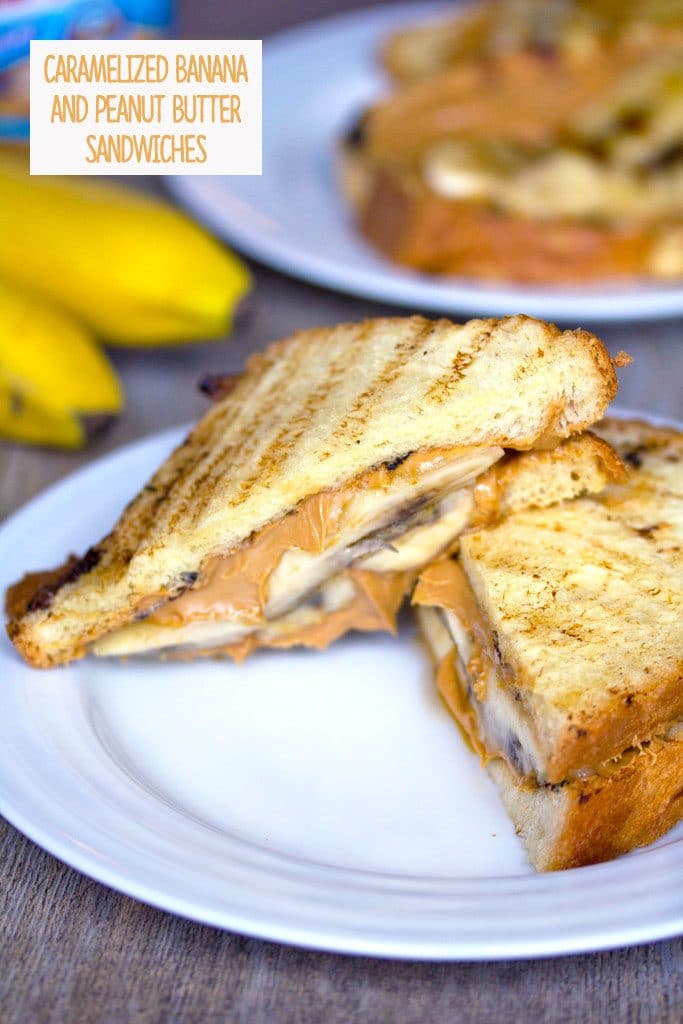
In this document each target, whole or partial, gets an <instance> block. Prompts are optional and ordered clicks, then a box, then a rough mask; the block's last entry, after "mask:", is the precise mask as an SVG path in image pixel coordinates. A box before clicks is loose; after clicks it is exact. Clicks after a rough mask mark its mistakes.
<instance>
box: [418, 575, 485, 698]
mask: <svg viewBox="0 0 683 1024" xmlns="http://www.w3.org/2000/svg"><path fill="white" fill-rule="evenodd" d="M412 603H413V604H419V605H424V606H427V607H432V608H447V609H449V610H450V611H452V612H453V614H454V615H455V616H456V618H457V620H458V622H460V623H461V624H462V626H463V628H464V629H466V630H467V631H468V632H469V634H470V643H471V650H470V653H469V658H468V661H467V675H468V678H469V679H470V680H471V685H472V689H473V690H474V693H475V695H476V697H477V699H478V700H480V701H484V700H486V689H487V682H488V677H489V673H490V672H491V670H493V671H495V672H499V670H500V668H501V658H500V654H499V652H498V649H497V646H496V641H495V637H494V635H493V631H492V630H491V626H490V625H489V623H488V621H487V619H486V618H485V617H484V616H483V615H482V613H481V610H480V608H479V605H478V604H477V601H476V599H475V597H474V594H473V593H472V589H471V587H470V585H469V583H468V581H467V577H466V576H465V573H464V572H463V570H462V568H461V567H460V565H459V563H458V562H457V561H456V560H455V559H452V558H447V559H443V560H442V561H440V562H435V563H434V564H433V565H430V566H428V567H427V568H426V569H425V570H424V572H423V573H422V574H421V576H420V579H419V580H418V584H417V586H416V588H415V593H414V594H413V599H412ZM449 703H450V702H449Z"/></svg>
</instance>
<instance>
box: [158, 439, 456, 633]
mask: <svg viewBox="0 0 683 1024" xmlns="http://www.w3.org/2000/svg"><path fill="white" fill-rule="evenodd" d="M472 451H473V449H471V448H432V449H429V450H427V451H421V452H413V453H412V454H411V455H409V456H408V457H407V458H405V459H404V460H403V461H402V462H400V464H398V465H396V466H395V468H393V469H392V468H389V466H387V465H386V464H382V465H381V466H380V467H379V468H377V469H372V470H368V471H367V472H365V473H363V474H361V475H360V476H359V477H356V478H355V479H354V480H352V481H351V482H350V483H348V484H345V485H344V486H342V487H339V488H337V489H335V490H331V491H321V492H320V493H318V494H314V495H311V496H310V497H308V498H305V499H304V501H302V502H301V503H300V504H299V505H298V506H297V507H296V508H295V509H294V510H293V511H292V512H291V513H290V514H289V515H286V516H284V517H283V518H282V519H279V520H277V521H276V522H274V523H270V524H269V525H268V526H266V527H264V528H263V529H262V530H260V531H259V532H258V533H257V534H256V535H255V536H253V537H252V538H250V539H249V540H247V541H246V542H245V543H244V544H242V545H241V546H240V547H238V548H237V549H236V550H234V551H231V552H228V553H227V554H224V555H216V556H214V557H212V558H210V559H209V560H208V562H207V563H206V564H205V566H204V567H203V569H202V572H201V576H200V578H199V580H198V582H197V584H196V585H195V586H193V587H191V588H189V589H187V590H186V591H184V592H183V593H182V594H181V595H180V596H179V597H177V598H175V599H173V600H171V601H168V602H167V603H166V604H163V605H162V606H161V607H159V608H157V609H156V610H155V611H153V612H152V614H151V615H150V616H149V619H148V621H150V622H153V623H155V624H158V625H166V626H172V625H181V624H184V623H186V622H189V621H193V620H199V619H227V618H230V619H235V620H236V621H239V622H240V623H242V624H244V625H250V626H257V625H259V624H262V623H264V622H265V616H264V606H265V603H266V599H267V590H268V584H269V581H270V578H271V576H272V574H273V572H274V571H275V570H276V569H277V567H278V565H279V564H280V562H281V561H282V558H283V556H284V555H285V554H286V553H287V552H289V551H292V550H299V551H303V552H308V553H310V554H313V555H319V554H321V553H322V552H323V551H325V550H326V549H327V548H328V547H330V546H331V545H332V544H333V543H334V542H335V541H336V540H338V539H339V537H340V536H341V535H342V534H343V532H344V531H345V530H347V529H349V528H350V527H351V526H353V525H355V524H354V523H353V522H352V517H353V510H352V505H353V499H354V498H356V497H358V496H359V495H361V494H362V492H363V491H366V490H370V489H381V490H388V489H390V488H391V487H392V486H394V485H395V484H396V483H397V482H399V481H402V482H403V483H410V484H414V483H418V482H419V480H420V478H421V477H423V476H425V475H426V474H427V473H430V472H433V471H435V470H437V469H439V468H440V467H441V466H443V465H445V464H446V463H448V462H450V461H452V460H454V459H458V458H461V457H463V456H467V455H468V454H469V453H470V452H472ZM368 575H371V576H375V575H378V574H368ZM373 586H375V590H376V589H377V587H376V585H374V584H373Z"/></svg>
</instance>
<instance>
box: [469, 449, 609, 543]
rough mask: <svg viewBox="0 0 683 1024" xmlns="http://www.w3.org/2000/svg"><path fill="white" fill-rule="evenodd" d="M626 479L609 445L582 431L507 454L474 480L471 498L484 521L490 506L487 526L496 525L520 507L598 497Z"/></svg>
mask: <svg viewBox="0 0 683 1024" xmlns="http://www.w3.org/2000/svg"><path fill="white" fill-rule="evenodd" d="M627 478H628V473H627V470H626V468H625V466H624V464H623V462H622V461H621V460H620V459H619V457H618V456H617V454H616V453H615V451H614V449H613V448H612V447H611V445H609V444H608V443H607V441H605V440H604V439H602V438H599V437H596V436H595V435H594V434H593V433H592V432H591V431H586V432H585V433H583V434H579V435H577V436H576V437H571V438H568V439H567V440H566V441H563V442H562V444H559V445H557V446H556V447H555V448H550V449H547V450H545V451H543V450H537V451H533V452H524V454H523V455H521V456H518V455H511V456H510V457H509V458H507V459H503V460H502V461H501V462H497V463H495V464H494V465H493V466H492V467H491V469H489V470H487V471H486V472H485V473H483V474H482V475H481V476H480V477H479V478H478V480H477V484H476V486H475V499H476V500H477V501H478V504H479V506H480V508H481V511H482V517H481V518H482V519H486V510H487V506H490V508H491V513H492V514H491V522H497V521H499V520H500V519H502V518H504V517H505V516H508V515H510V514H511V513H513V512H519V511H521V510H522V509H532V508H547V507H548V506H551V505H554V504H557V503H558V502H560V501H569V500H571V499H573V498H579V497H582V496H584V495H587V494H598V493H599V492H601V491H603V490H604V489H605V488H606V487H608V486H609V485H610V484H614V483H624V482H625V481H626V480H627ZM475 523H476V520H475Z"/></svg>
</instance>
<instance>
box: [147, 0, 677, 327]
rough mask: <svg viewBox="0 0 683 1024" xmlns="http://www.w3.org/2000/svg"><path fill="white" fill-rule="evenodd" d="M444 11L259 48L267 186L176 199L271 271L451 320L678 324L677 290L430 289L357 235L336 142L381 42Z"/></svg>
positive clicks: (377, 17)
mask: <svg viewBox="0 0 683 1024" xmlns="http://www.w3.org/2000/svg"><path fill="white" fill-rule="evenodd" d="M444 10H446V11H450V12H452V5H449V6H448V7H446V8H444V7H443V5H434V4H423V3H417V4H416V3H410V4H397V5H391V6H389V7H381V8H379V9H371V10H368V11H361V12H356V13H353V14H348V15H342V16H340V17H339V16H338V17H334V18H328V19H325V20H322V21H318V22H314V23H313V24H310V25H306V26H304V27H303V28H297V29H294V30H291V31H288V32H284V33H282V34H281V35H279V36H276V37H274V38H273V39H272V40H270V41H267V42H266V44H265V47H264V69H263V74H264V81H263V104H264V109H263V175H262V176H261V177H231V178H212V177H202V176H194V177H177V178H167V179H166V181H167V182H168V185H169V187H170V189H171V190H172V191H173V192H174V193H175V195H176V197H177V198H178V199H179V200H180V201H181V202H182V203H184V204H185V205H186V206H187V207H188V208H189V209H190V210H191V211H192V212H193V213H194V214H196V215H197V216H198V217H199V218H201V219H202V220H203V221H204V222H205V223H206V224H207V225H208V226H209V227H210V228H211V229H213V230H214V231H215V232H216V233H217V234H219V235H222V236H223V237H224V238H226V239H227V240H228V241H230V242H232V243H234V245H236V246H237V247H238V248H239V249H241V250H242V251H243V252H244V253H246V254H247V255H249V256H251V257H253V258H254V259H257V260H260V261H261V262H263V263H266V264H268V265H270V266H272V267H274V268H276V269H277V270H281V271H284V272H285V273H288V274H292V275H294V276H296V277H300V278H303V279H304V280H306V281H312V282H313V283H315V284H320V285H325V286H328V287H331V288H336V289H338V290H339V291H344V292H349V293H351V294H353V295H359V296H363V297H365V298H369V299H377V300H380V301H384V302H389V303H395V304H397V305H400V306H405V307H409V308H412V309H419V310H425V311H434V312H440V313H447V314H459V313H466V314H472V315H479V314H485V315H494V316H500V315H504V314H508V313H519V312H524V313H527V314H530V315H534V316H540V317H544V318H547V319H552V320H571V321H572V322H573V323H578V322H581V321H583V322H586V323H589V322H592V323H596V322H598V321H603V322H604V321H609V320H630V319H657V318H663V317H670V316H678V315H680V314H682V313H683V287H681V285H671V286H668V285H665V284H656V283H642V284H639V283H634V282H629V283H628V284H625V285H621V286H615V285H602V284H597V285H594V286H584V287H581V288H569V287H567V288H560V287H556V286H555V287H550V286H548V287H542V286H536V287H523V286H521V285H519V286H516V285H510V286H504V285H488V284H482V283H480V282H477V281H473V280H467V279H464V278H437V277H429V276H427V275H423V274H419V273H417V272H414V271H411V270H408V269H403V268H401V267H398V266H395V265H394V264H392V263H389V262H388V261H387V260H385V259H383V258H382V257H381V256H380V255H379V254H378V253H377V252H376V251H375V250H374V249H373V248H372V247H371V246H370V245H369V244H367V243H366V242H365V241H364V240H363V238H362V236H361V235H360V234H359V232H358V231H357V230H356V228H355V226H354V224H353V220H352V217H351V215H350V213H349V210H348V209H347V207H346V205H345V203H344V201H343V199H342V197H341V194H340V192H339V188H338V185H337V182H336V180H335V168H334V150H335V146H336V144H337V140H338V139H339V138H340V136H341V135H342V134H343V133H344V132H345V131H346V130H347V129H348V127H349V126H350V124H351V122H352V121H353V119H354V118H355V117H356V116H357V115H358V113H359V112H360V111H361V110H362V109H363V108H364V107H365V106H367V104H368V103H369V102H372V101H373V100H376V99H377V98H378V97H379V96H380V95H381V94H382V92H383V91H385V90H386V88H387V82H386V81H385V79H384V78H383V76H382V74H381V72H380V69H379V68H378V64H377V51H378V48H379V45H380V43H381V41H382V40H383V39H384V38H385V37H386V35H387V33H388V32H390V31H392V30H393V29H396V28H397V27H400V26H402V25H404V24H406V23H408V22H410V21H413V20H424V19H425V18H426V17H429V16H430V14H433V13H435V12H438V11H442V12H443V11H444Z"/></svg>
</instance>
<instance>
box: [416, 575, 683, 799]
mask: <svg viewBox="0 0 683 1024" xmlns="http://www.w3.org/2000/svg"><path fill="white" fill-rule="evenodd" d="M460 572H462V570H460ZM463 577H464V573H463ZM472 599H473V595H472ZM416 614H417V617H418V621H419V624H420V628H421V631H422V633H423V636H424V638H425V640H426V641H427V644H428V646H429V648H430V650H431V652H432V655H433V657H434V659H435V661H436V662H437V663H438V665H439V668H438V670H437V683H438V687H439V691H440V693H441V696H442V697H443V699H444V701H445V703H446V705H447V706H448V708H449V710H450V711H451V713H452V714H453V717H454V718H455V720H456V722H457V723H458V725H459V726H460V728H461V730H462V732H463V733H464V735H465V738H466V739H467V741H468V743H469V744H470V746H471V747H472V748H473V749H474V750H475V752H476V753H478V754H479V755H480V756H481V758H482V759H483V760H484V761H485V762H487V761H489V760H492V759H495V758H502V759H503V760H504V761H506V763H507V764H508V765H509V766H510V768H511V769H512V770H513V771H514V772H515V773H516V774H517V776H518V777H519V779H520V783H523V784H524V785H525V786H532V787H537V786H538V787H540V786H548V787H551V788H557V787H561V786H564V785H567V784H569V783H571V782H575V781H577V780H580V779H587V778H591V777H593V776H601V777H609V776H610V775H611V774H612V773H614V772H616V771H618V770H619V768H621V767H622V766H623V765H624V764H625V763H627V762H628V760H629V759H630V758H632V757H635V756H637V755H638V754H640V753H641V752H643V751H649V752H650V753H654V752H655V751H656V749H657V748H658V747H661V745H663V744H664V743H673V742H676V743H681V742H683V721H681V720H675V721H673V722H670V723H669V724H668V725H664V726H662V727H661V728H660V729H658V731H657V733H656V735H654V736H653V737H652V738H651V739H649V740H646V741H644V742H643V743H641V744H640V745H639V746H636V747H631V748H629V749H628V750H626V751H624V752H623V753H622V754H621V755H620V756H619V757H615V758H612V759H611V760H609V761H606V762H604V763H603V764H600V765H598V766H595V767H585V768H580V769H576V770H574V771H570V772H568V773H567V776H566V778H565V779H563V780H562V781H561V782H559V783H558V782H550V781H549V780H548V778H547V776H546V774H545V771H544V769H543V758H542V756H541V754H540V752H539V749H538V744H537V742H536V739H535V736H534V731H533V728H532V724H531V718H530V716H529V715H528V714H527V713H526V712H525V709H524V704H523V701H522V697H521V694H520V693H519V691H517V690H516V689H515V688H514V686H512V685H510V680H509V679H508V678H507V677H508V676H509V671H510V670H509V666H506V665H505V664H504V663H503V662H501V660H500V655H499V654H497V645H496V644H495V642H493V643H492V644H491V645H489V644H487V643H482V642H481V637H482V631H481V629H480V628H479V627H480V623H478V622H476V621H475V620H473V619H472V618H470V617H469V616H468V618H467V620H465V617H464V616H462V617H461V616H458V615H456V614H455V613H454V612H453V611H451V610H450V609H447V608H443V607H427V606H425V607H418V608H417V609H416Z"/></svg>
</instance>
